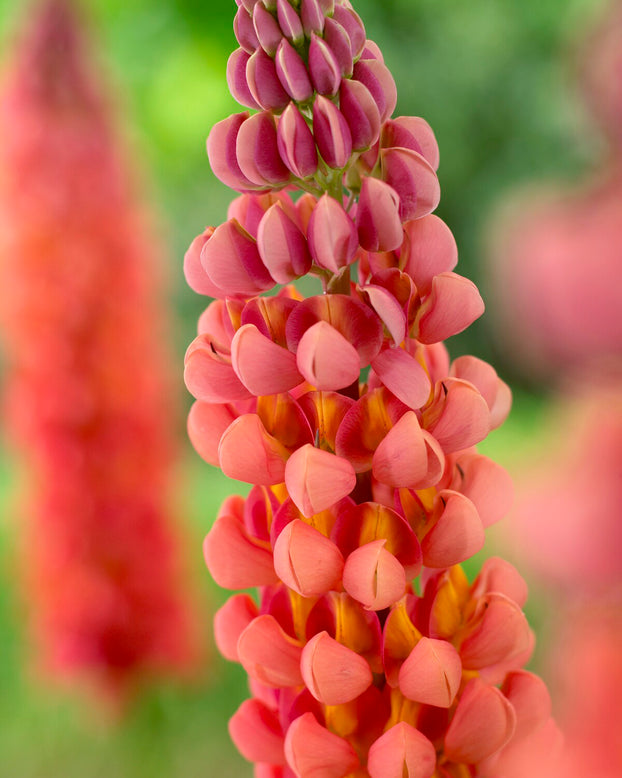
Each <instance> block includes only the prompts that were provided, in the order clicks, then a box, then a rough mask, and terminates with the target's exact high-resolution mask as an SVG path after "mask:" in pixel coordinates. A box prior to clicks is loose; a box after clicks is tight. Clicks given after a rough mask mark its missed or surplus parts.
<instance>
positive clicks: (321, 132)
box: [313, 95, 352, 169]
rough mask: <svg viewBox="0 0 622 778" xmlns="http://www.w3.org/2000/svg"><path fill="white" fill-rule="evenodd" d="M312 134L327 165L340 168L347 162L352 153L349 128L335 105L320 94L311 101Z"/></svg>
mask: <svg viewBox="0 0 622 778" xmlns="http://www.w3.org/2000/svg"><path fill="white" fill-rule="evenodd" d="M313 135H314V137H315V142H316V143H317V147H318V149H319V150H320V154H321V155H322V159H323V160H324V162H326V164H327V165H328V166H329V167H331V168H335V169H341V168H344V167H345V166H346V165H347V164H348V162H349V160H350V155H351V154H352V135H351V133H350V128H349V127H348V123H347V122H346V120H345V119H344V117H343V115H342V113H341V111H340V110H339V109H338V108H337V106H336V105H335V104H334V103H331V101H330V100H329V99H328V98H326V97H323V96H322V95H318V96H317V97H316V99H315V102H314V103H313Z"/></svg>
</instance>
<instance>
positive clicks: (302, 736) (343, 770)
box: [285, 713, 360, 778]
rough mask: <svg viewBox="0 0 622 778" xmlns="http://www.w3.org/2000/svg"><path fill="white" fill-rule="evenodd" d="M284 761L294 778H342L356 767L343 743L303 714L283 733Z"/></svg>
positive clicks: (352, 751) (350, 747)
mask: <svg viewBox="0 0 622 778" xmlns="http://www.w3.org/2000/svg"><path fill="white" fill-rule="evenodd" d="M285 757H286V759H287V764H288V765H289V766H290V767H291V769H292V770H293V771H294V773H295V774H296V778H344V776H346V775H348V774H349V773H351V772H353V771H354V770H356V769H357V768H358V767H359V766H360V762H359V759H358V757H357V755H356V754H355V752H354V749H353V748H352V746H351V745H350V744H349V743H348V741H347V740H344V739H343V738H341V737H339V736H338V735H335V734H333V733H332V732H329V731H328V730H327V729H326V728H325V727H323V726H322V725H321V724H318V722H317V719H316V718H315V716H314V715H313V713H303V714H302V716H299V717H298V718H297V719H296V720H295V721H294V722H293V723H292V724H291V725H290V727H289V729H288V730H287V735H286V736H285Z"/></svg>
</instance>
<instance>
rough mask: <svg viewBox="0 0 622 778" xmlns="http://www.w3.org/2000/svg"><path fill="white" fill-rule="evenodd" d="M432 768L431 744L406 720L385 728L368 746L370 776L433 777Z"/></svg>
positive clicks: (434, 765)
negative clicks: (370, 745) (369, 746)
mask: <svg viewBox="0 0 622 778" xmlns="http://www.w3.org/2000/svg"><path fill="white" fill-rule="evenodd" d="M435 769H436V751H435V749H434V746H433V745H432V743H431V742H430V741H429V740H428V739H427V737H426V736H425V735H423V734H422V733H421V732H419V730H418V729H415V728H414V727H412V726H411V725H410V724H408V723H406V722H405V721H400V722H399V723H398V724H395V725H394V726H393V727H391V729H388V730H387V731H386V732H385V733H384V734H383V735H381V736H380V737H379V738H378V740H376V742H375V743H373V745H372V747H371V748H370V749H369V757H368V761H367V770H368V772H369V775H370V776H371V778H404V776H408V778H432V775H434V770H435Z"/></svg>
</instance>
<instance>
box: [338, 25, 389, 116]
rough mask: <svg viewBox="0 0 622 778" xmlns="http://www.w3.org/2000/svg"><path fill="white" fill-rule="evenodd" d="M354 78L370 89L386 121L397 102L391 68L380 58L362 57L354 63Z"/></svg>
mask: <svg viewBox="0 0 622 778" xmlns="http://www.w3.org/2000/svg"><path fill="white" fill-rule="evenodd" d="M337 21H339V20H338V19H337ZM353 78H354V80H355V81H360V82H361V83H362V84H364V85H365V86H366V87H367V88H368V89H369V91H370V92H371V95H372V97H373V98H374V100H375V101H376V105H377V106H378V110H379V111H380V121H381V122H385V121H386V120H387V119H388V118H389V117H390V116H391V114H392V113H393V111H394V109H395V105H396V103H397V89H396V87H395V81H394V80H393V76H392V75H391V72H390V70H389V68H388V67H387V66H386V65H384V64H383V63H382V62H380V61H379V60H375V59H364V60H363V59H360V60H359V61H358V62H357V63H356V64H355V65H354V71H353Z"/></svg>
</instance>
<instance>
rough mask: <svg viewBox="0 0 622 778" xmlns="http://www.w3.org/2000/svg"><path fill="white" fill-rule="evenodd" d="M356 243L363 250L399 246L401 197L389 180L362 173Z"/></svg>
mask: <svg viewBox="0 0 622 778" xmlns="http://www.w3.org/2000/svg"><path fill="white" fill-rule="evenodd" d="M356 226H357V229H358V234H359V242H360V244H361V246H362V247H363V248H364V249H365V250H366V251H393V250H394V249H397V248H399V247H400V246H401V245H402V241H403V240H404V230H403V228H402V220H401V218H400V198H399V195H398V193H397V192H396V191H395V189H393V187H391V186H390V185H389V184H388V183H385V182H384V181H380V180H379V179H377V178H371V177H369V176H365V177H364V178H363V180H362V181H361V193H360V195H359V201H358V205H357V208H356Z"/></svg>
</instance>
